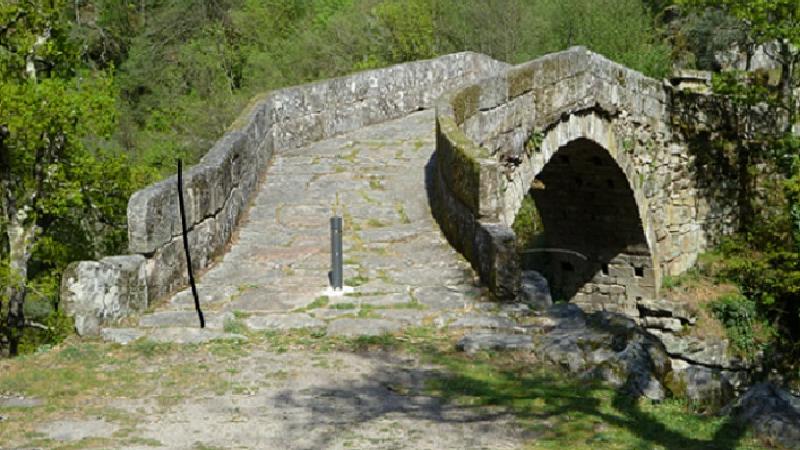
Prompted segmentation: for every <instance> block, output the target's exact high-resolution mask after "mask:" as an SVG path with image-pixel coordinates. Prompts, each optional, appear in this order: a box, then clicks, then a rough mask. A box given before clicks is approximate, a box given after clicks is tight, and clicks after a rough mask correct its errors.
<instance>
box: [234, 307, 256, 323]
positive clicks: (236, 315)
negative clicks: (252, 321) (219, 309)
mask: <svg viewBox="0 0 800 450" xmlns="http://www.w3.org/2000/svg"><path fill="white" fill-rule="evenodd" d="M250 316H252V313H249V312H247V311H239V310H238V309H237V310H235V311H233V318H234V319H239V320H242V319H247V318H248V317H250Z"/></svg>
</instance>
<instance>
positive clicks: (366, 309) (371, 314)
mask: <svg viewBox="0 0 800 450" xmlns="http://www.w3.org/2000/svg"><path fill="white" fill-rule="evenodd" d="M375 309H376V308H375V306H373V305H370V304H364V305H361V308H359V310H358V314H357V317H358V318H359V319H372V318H376V317H378V315H377V314H376V313H375Z"/></svg>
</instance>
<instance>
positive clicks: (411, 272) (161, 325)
mask: <svg viewBox="0 0 800 450" xmlns="http://www.w3.org/2000/svg"><path fill="white" fill-rule="evenodd" d="M434 147H435V142H434V113H433V111H423V112H418V113H414V114H411V115H409V116H407V117H405V118H402V119H398V120H394V121H390V122H386V123H383V124H379V125H374V126H370V127H366V128H363V129H361V130H358V131H355V132H352V133H349V134H346V135H342V136H340V137H336V138H333V139H328V140H323V141H320V142H317V143H314V144H312V145H310V146H307V147H303V148H298V149H295V150H291V151H288V152H280V153H278V154H276V155H275V156H274V157H273V160H272V162H271V165H270V167H269V168H268V170H267V174H266V177H265V179H264V180H263V183H262V186H261V189H260V191H259V193H258V194H257V196H256V198H255V199H254V201H253V204H252V205H251V206H250V209H249V211H248V213H247V215H246V217H245V218H244V220H242V222H241V223H240V225H239V228H238V230H237V234H236V236H235V237H234V239H233V243H232V245H231V246H230V249H229V251H228V252H227V253H226V254H225V255H224V256H223V257H222V258H221V260H220V261H219V262H217V263H216V264H214V265H213V266H212V267H211V268H210V269H209V270H208V271H207V272H206V273H204V274H202V275H201V276H200V277H199V282H198V291H199V294H200V298H201V303H202V307H203V310H204V312H205V316H206V322H207V327H208V329H209V330H208V332H206V333H199V332H197V331H196V330H192V331H189V330H190V329H192V328H196V327H197V324H198V321H197V316H196V313H195V312H194V305H193V299H192V295H191V291H190V290H189V289H186V290H183V291H181V292H179V293H177V294H176V295H174V296H173V297H171V298H170V299H168V300H167V301H166V302H161V304H158V305H157V306H156V307H155V310H154V311H152V312H150V313H148V314H145V315H143V316H141V317H140V318H139V319H138V323H137V324H136V325H137V326H136V327H135V328H128V329H121V328H110V329H105V330H103V335H104V337H105V338H106V339H108V340H113V341H118V342H129V341H131V340H133V339H136V338H138V337H141V336H145V335H148V336H152V337H154V338H155V339H156V340H161V341H170V340H177V341H181V342H202V341H205V340H209V339H217V338H226V337H236V336H235V335H232V334H230V333H224V332H223V331H235V330H237V329H239V330H240V329H241V328H240V326H241V325H245V326H247V327H248V328H250V329H252V330H262V329H275V330H285V329H292V328H303V327H315V328H324V329H326V331H327V333H328V334H330V335H377V334H382V333H385V332H393V331H396V330H398V329H400V328H402V327H405V326H415V325H423V324H431V323H435V324H440V325H444V324H446V323H448V322H452V320H455V319H456V318H457V317H458V315H459V314H460V313H463V312H464V311H466V310H469V309H471V307H470V305H471V304H473V303H475V302H478V301H480V299H481V297H482V291H481V289H480V288H478V287H476V286H475V284H476V283H475V279H474V273H473V271H472V270H471V268H470V266H469V264H468V263H467V262H466V261H465V260H464V259H463V257H462V256H461V255H459V254H458V253H457V252H456V251H455V250H454V249H453V248H452V247H450V245H449V244H448V243H447V241H446V240H445V238H444V237H443V236H442V234H441V232H440V231H439V227H438V225H437V224H436V222H435V221H434V219H433V217H432V215H431V211H430V207H429V204H428V196H427V193H426V181H427V180H426V170H427V169H426V168H427V167H428V165H429V163H430V159H431V155H432V154H433V151H434ZM334 211H336V212H338V213H339V214H341V215H342V216H343V217H344V222H345V230H344V254H345V284H346V285H348V286H350V287H352V288H353V292H351V293H349V294H347V295H344V296H340V297H336V296H330V297H327V296H326V294H325V291H326V288H327V286H328V278H327V277H328V270H329V267H330V232H329V217H330V216H331V215H332V213H333V212H334ZM165 329H173V330H165ZM180 330H185V332H182V331H180Z"/></svg>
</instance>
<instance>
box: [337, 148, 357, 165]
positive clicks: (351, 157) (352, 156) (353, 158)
mask: <svg viewBox="0 0 800 450" xmlns="http://www.w3.org/2000/svg"><path fill="white" fill-rule="evenodd" d="M358 154H359V150H358V149H357V148H354V149H352V150H350V153H348V154H346V155H343V156H340V158H341V159H343V160H345V161H347V162H349V163H350V164H355V162H356V158H358Z"/></svg>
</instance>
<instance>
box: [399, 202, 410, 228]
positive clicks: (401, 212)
mask: <svg viewBox="0 0 800 450" xmlns="http://www.w3.org/2000/svg"><path fill="white" fill-rule="evenodd" d="M395 210H397V214H398V215H399V216H400V223H404V224H409V223H411V219H409V218H408V214H407V213H406V208H405V206H403V204H402V203H398V204H397V205H395Z"/></svg>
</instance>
